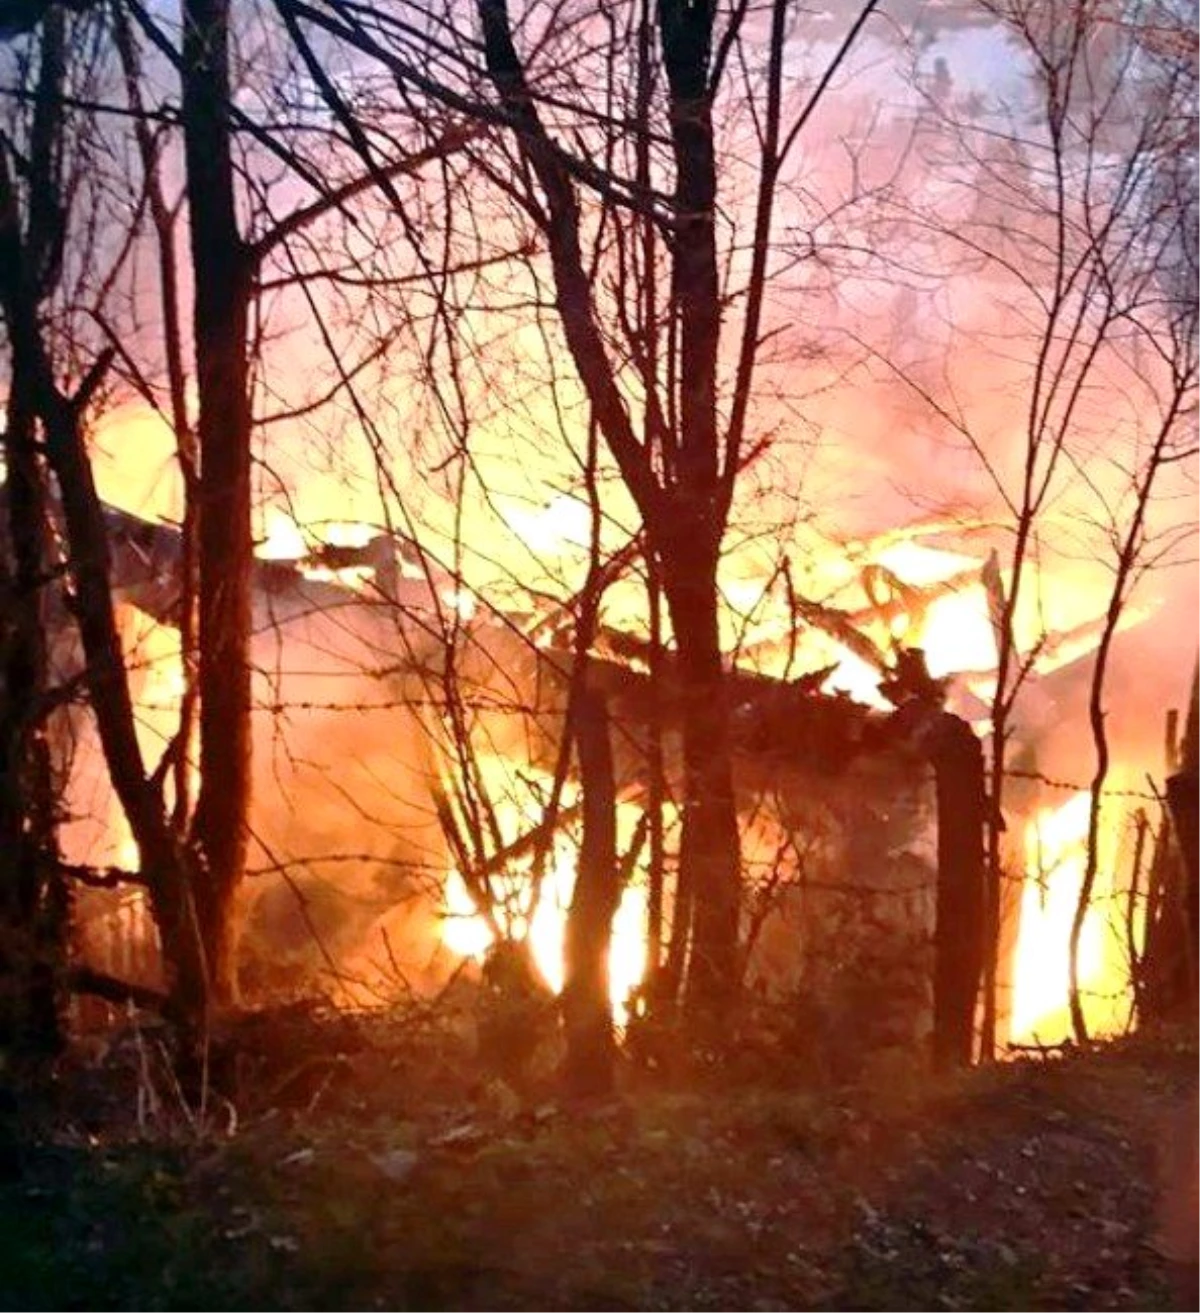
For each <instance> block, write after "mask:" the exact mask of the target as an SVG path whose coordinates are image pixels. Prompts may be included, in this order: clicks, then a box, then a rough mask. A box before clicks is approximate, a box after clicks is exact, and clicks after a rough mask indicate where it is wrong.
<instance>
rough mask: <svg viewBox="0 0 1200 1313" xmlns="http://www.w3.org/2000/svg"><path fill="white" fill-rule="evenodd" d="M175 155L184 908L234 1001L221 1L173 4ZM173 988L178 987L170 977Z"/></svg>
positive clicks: (245, 473)
mask: <svg viewBox="0 0 1200 1313" xmlns="http://www.w3.org/2000/svg"><path fill="white" fill-rule="evenodd" d="M183 23H184V39H183V123H184V148H185V157H186V163H187V196H188V207H189V214H190V231H191V250H192V269H193V275H194V281H195V289H196V290H195V304H194V321H193V324H194V338H195V350H196V381H197V391H198V395H199V410H198V423H197V436H198V443H199V454H200V485H199V486H200V508H199V517H198V518H199V543H200V552H199V556H200V587H199V649H200V659H199V689H200V789H199V796H198V799H197V804H196V814H195V817H194V820H193V825H192V837H193V841H194V844H195V847H196V851H197V853H198V856H199V861H200V867H201V874H200V879H199V880H198V881H197V884H196V890H195V894H196V897H195V903H196V908H195V910H196V917H197V920H198V923H199V927H200V932H201V937H202V940H203V944H204V950H205V954H206V956H207V963H206V966H207V971H208V976H209V985H210V988H211V991H212V995H213V998H214V1000H215V1001H216V1002H217V1003H219V1004H220V1003H230V1002H233V1001H235V1000H236V998H237V957H236V955H237V915H236V900H237V892H238V887H239V885H240V883H241V879H242V876H243V873H244V870H245V861H246V823H247V809H248V804H249V793H250V755H251V746H250V663H249V641H250V616H251V570H252V563H253V540H252V537H251V530H250V493H251V460H250V438H251V411H250V391H249V367H248V360H247V355H248V348H247V326H248V307H249V299H250V288H251V282H250V261H249V259H248V257H247V254H246V250H245V247H244V245H243V243H242V240H241V237H240V235H239V232H238V226H237V213H236V207H235V201H234V186H233V157H232V148H231V131H230V121H229V114H230V95H231V92H230V85H229V5H228V0H184V4H183ZM181 983H182V982H181Z"/></svg>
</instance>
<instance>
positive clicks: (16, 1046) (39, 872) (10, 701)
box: [0, 353, 69, 1055]
mask: <svg viewBox="0 0 1200 1313" xmlns="http://www.w3.org/2000/svg"><path fill="white" fill-rule="evenodd" d="M29 365H30V362H29V361H28V360H26V359H24V358H23V354H22V355H21V356H18V355H17V354H16V353H14V357H13V360H12V372H11V376H10V383H9V397H8V415H7V426H6V431H5V435H4V459H5V468H6V471H7V478H6V480H5V492H6V498H5V501H6V509H7V512H8V514H7V523H6V524H5V525H4V526H3V528H2V529H0V557H2V558H3V560H2V562H0V587H2V589H3V594H4V597H3V601H2V602H0V606H2V608H3V610H2V614H0V979H3V981H4V987H3V991H2V993H0V1048H2V1049H3V1050H5V1051H6V1052H9V1053H15V1054H18V1055H20V1054H26V1053H28V1054H33V1053H38V1052H46V1051H49V1050H53V1049H55V1048H57V1047H58V1045H59V1042H60V1040H61V1024H60V1021H61V1005H62V1003H63V999H64V995H63V990H62V981H63V970H64V968H65V964H66V954H67V932H68V921H69V894H68V891H67V887H66V882H65V880H64V879H63V878H62V875H61V864H60V862H59V852H58V834H57V807H56V799H57V787H56V781H55V778H54V768H53V762H52V760H51V753H50V745H49V741H48V738H47V733H46V714H47V706H46V694H47V656H46V614H45V613H46V602H45V595H46V582H47V579H48V577H49V562H48V554H47V550H46V549H47V525H46V504H47V498H46V476H45V472H44V469H43V467H42V464H41V461H40V460H39V459H38V456H37V453H36V446H35V428H36V410H35V407H34V406H33V404H32V399H31V397H30V395H29V393H30V386H29V385H30V381H31V380H30V376H29Z"/></svg>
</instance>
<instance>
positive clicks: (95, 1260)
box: [0, 1019, 1196, 1309]
mask: <svg viewBox="0 0 1200 1313" xmlns="http://www.w3.org/2000/svg"><path fill="white" fill-rule="evenodd" d="M312 1026H313V1027H316V1028H317V1029H316V1032H315V1033H316V1036H317V1039H318V1040H319V1042H318V1043H316V1044H314V1043H313V1042H312V1040H313V1035H312V1034H310V1035H309V1040H308V1043H307V1047H306V1046H303V1045H299V1044H297V1045H296V1046H295V1047H294V1051H293V1053H292V1057H293V1058H294V1062H292V1063H291V1064H290V1065H289V1064H283V1066H282V1067H280V1066H279V1064H276V1067H275V1069H274V1070H273V1071H271V1072H268V1071H267V1070H266V1068H263V1069H262V1070H257V1069H256V1070H253V1071H250V1072H249V1073H248V1074H246V1073H243V1075H244V1078H245V1079H246V1080H247V1081H249V1082H250V1083H251V1085H252V1087H253V1088H254V1090H255V1097H254V1098H249V1097H247V1098H246V1099H244V1100H241V1101H240V1103H241V1106H240V1107H239V1108H238V1109H236V1110H235V1107H234V1104H233V1103H230V1102H226V1101H224V1100H220V1099H214V1100H213V1101H212V1104H211V1106H210V1107H209V1108H208V1109H207V1110H206V1112H205V1115H204V1116H203V1118H196V1117H189V1116H188V1115H185V1113H184V1111H183V1105H182V1103H180V1102H179V1100H178V1098H177V1096H176V1095H174V1094H173V1093H172V1091H171V1088H170V1082H169V1080H168V1079H166V1078H165V1077H164V1075H163V1072H162V1069H161V1068H160V1067H159V1066H157V1065H156V1063H155V1061H154V1052H153V1043H152V1041H151V1040H149V1039H146V1038H144V1037H141V1036H138V1037H136V1042H132V1043H131V1041H130V1040H129V1037H128V1036H126V1037H125V1039H124V1040H123V1041H122V1043H123V1045H124V1056H123V1057H122V1058H121V1059H120V1060H119V1061H118V1060H117V1058H116V1057H115V1056H114V1054H113V1053H111V1052H107V1051H106V1052H103V1053H100V1052H94V1053H91V1054H90V1055H88V1056H86V1060H84V1059H80V1058H78V1057H77V1058H76V1060H75V1062H74V1065H73V1066H71V1065H68V1067H67V1068H65V1069H64V1070H62V1071H61V1072H60V1074H59V1077H58V1085H57V1087H56V1090H55V1092H54V1093H53V1097H51V1098H50V1100H49V1103H46V1102H45V1099H44V1096H43V1099H42V1100H40V1101H39V1102H38V1104H37V1106H36V1107H33V1106H30V1107H25V1108H18V1109H17V1110H16V1111H15V1112H12V1113H10V1117H9V1123H10V1125H9V1134H8V1137H7V1139H6V1140H5V1141H4V1143H3V1144H0V1171H2V1172H3V1179H2V1181H0V1306H2V1307H3V1308H7V1309H18V1308H20V1309H26V1308H28V1309H42V1308H53V1309H109V1308H112V1309H121V1308H131V1309H168V1308H170V1309H175V1308H179V1309H301V1308H309V1309H316V1308H339V1309H340V1308H348V1309H367V1308H388V1309H451V1308H466V1309H810V1308H811V1309H958V1308H962V1309H1159V1308H1168V1307H1172V1304H1171V1302H1170V1301H1171V1297H1170V1296H1169V1294H1168V1286H1167V1274H1166V1272H1165V1270H1164V1264H1163V1262H1162V1260H1161V1259H1160V1258H1159V1256H1158V1255H1157V1254H1156V1252H1155V1251H1154V1249H1153V1248H1152V1247H1151V1244H1150V1243H1149V1242H1150V1240H1151V1236H1152V1232H1153V1227H1154V1211H1155V1197H1156V1186H1155V1179H1156V1178H1155V1166H1154V1163H1155V1156H1156V1153H1157V1152H1158V1151H1159V1149H1160V1148H1161V1147H1162V1146H1161V1144H1160V1141H1161V1140H1162V1138H1163V1133H1162V1128H1163V1125H1164V1118H1166V1117H1167V1116H1169V1113H1170V1109H1171V1108H1172V1106H1174V1105H1176V1104H1178V1102H1179V1099H1180V1097H1181V1095H1183V1093H1184V1092H1185V1090H1186V1089H1187V1088H1188V1086H1189V1084H1190V1083H1192V1082H1194V1080H1195V1071H1196V1051H1195V1046H1194V1044H1193V1043H1192V1042H1190V1041H1181V1040H1179V1039H1178V1038H1174V1039H1173V1038H1170V1037H1165V1038H1164V1037H1159V1038H1158V1039H1156V1040H1153V1041H1151V1040H1149V1039H1144V1038H1143V1039H1130V1040H1125V1041H1121V1042H1119V1043H1115V1044H1113V1045H1111V1046H1108V1047H1105V1048H1102V1049H1098V1050H1095V1051H1093V1052H1089V1053H1073V1054H1071V1053H1068V1054H1066V1055H1060V1056H1056V1057H1054V1058H1045V1059H1043V1058H1038V1059H1035V1060H1029V1061H1022V1062H1015V1063H1006V1064H1002V1065H999V1066H996V1067H993V1068H991V1069H987V1070H982V1071H978V1072H974V1073H970V1074H968V1075H967V1076H964V1077H962V1078H960V1079H957V1080H955V1081H953V1082H940V1083H937V1084H933V1083H931V1082H929V1081H920V1080H917V1079H916V1078H914V1077H913V1076H912V1075H911V1074H908V1073H906V1072H905V1071H904V1069H903V1068H902V1067H900V1066H897V1067H896V1068H895V1069H893V1070H889V1069H888V1068H886V1067H884V1066H880V1067H878V1068H877V1069H876V1070H875V1071H874V1072H873V1073H872V1074H870V1075H867V1076H865V1077H864V1078H863V1080H862V1082H861V1083H860V1084H858V1085H857V1086H855V1087H853V1088H841V1089H835V1088H832V1087H826V1088H824V1089H820V1090H818V1089H814V1088H805V1087H804V1083H803V1080H802V1078H801V1076H800V1075H797V1077H796V1079H795V1081H794V1082H793V1081H792V1080H791V1079H790V1078H789V1077H788V1073H787V1072H785V1071H776V1072H774V1073H773V1074H772V1075H771V1078H770V1079H769V1080H768V1079H767V1077H766V1076H760V1077H758V1078H755V1079H752V1080H748V1079H745V1078H741V1079H738V1080H733V1079H730V1078H728V1077H725V1078H722V1079H721V1080H720V1081H718V1080H715V1079H711V1080H709V1081H707V1082H706V1083H705V1087H704V1088H702V1089H701V1088H698V1087H697V1086H696V1085H695V1084H693V1085H692V1086H691V1088H684V1087H683V1082H682V1081H680V1080H675V1081H665V1080H662V1079H660V1080H658V1081H656V1082H654V1083H653V1084H648V1083H646V1082H645V1081H642V1082H632V1081H631V1082H630V1086H631V1088H630V1089H629V1090H628V1091H627V1092H626V1094H625V1095H624V1097H623V1098H622V1099H621V1100H620V1101H619V1102H615V1103H612V1104H609V1105H606V1106H603V1107H598V1108H590V1109H574V1110H568V1109H565V1108H563V1107H561V1106H559V1105H557V1104H555V1103H554V1102H553V1101H552V1100H550V1099H548V1098H547V1099H542V1100H540V1101H539V1099H538V1098H536V1097H534V1096H530V1097H528V1098H526V1099H525V1100H522V1099H520V1098H518V1097H517V1096H516V1095H515V1094H513V1093H512V1091H511V1089H510V1088H509V1087H508V1086H506V1085H503V1084H501V1083H499V1082H491V1083H489V1082H486V1081H485V1082H476V1083H475V1084H474V1085H473V1086H472V1085H471V1084H470V1083H469V1082H467V1083H464V1081H463V1079H462V1071H461V1068H459V1067H457V1066H455V1064H454V1062H453V1061H452V1060H451V1058H450V1057H448V1056H447V1054H446V1053H445V1051H443V1050H439V1049H438V1048H437V1047H436V1046H434V1047H430V1046H428V1045H420V1044H414V1043H412V1042H410V1040H409V1039H407V1038H406V1039H404V1040H403V1041H402V1040H400V1039H394V1040H393V1038H390V1037H389V1036H390V1035H391V1032H389V1030H388V1028H387V1025H386V1024H383V1023H380V1024H378V1025H374V1026H368V1027H366V1028H365V1029H364V1028H363V1027H361V1026H359V1027H356V1028H352V1029H353V1030H354V1033H353V1034H350V1032H349V1031H348V1030H347V1028H346V1026H345V1023H343V1022H340V1021H336V1020H332V1019H331V1020H328V1021H325V1022H316V1021H314V1022H312ZM280 1073H281V1074H280ZM1168 1150H1169V1152H1170V1151H1171V1150H1172V1146H1168ZM1190 1307H1192V1308H1195V1307H1196V1304H1195V1303H1192V1304H1191V1305H1190Z"/></svg>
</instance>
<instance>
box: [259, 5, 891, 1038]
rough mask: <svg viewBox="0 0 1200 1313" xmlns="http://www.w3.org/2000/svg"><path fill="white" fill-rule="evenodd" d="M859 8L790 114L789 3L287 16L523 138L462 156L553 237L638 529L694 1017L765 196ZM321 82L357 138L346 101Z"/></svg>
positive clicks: (309, 9) (567, 313)
mask: <svg viewBox="0 0 1200 1313" xmlns="http://www.w3.org/2000/svg"><path fill="white" fill-rule="evenodd" d="M874 7H875V6H874V4H873V3H868V4H866V5H865V6H863V7H862V8H861V10H860V11H859V12H858V14H857V16H856V18H855V19H854V21H853V22H852V23H851V25H850V27H849V31H848V33H847V35H846V38H845V40H844V41H843V43H842V44H841V46H840V47H839V49H838V50H837V51H836V53H835V54H834V56H833V57H832V59H831V61H830V64H829V67H828V68H827V70H826V71H825V74H824V76H822V77H821V78H820V79H818V81H817V83H816V86H815V87H814V89H813V91H812V93H811V95H809V96H808V98H807V99H806V101H805V102H804V103H803V105H801V106H800V107H798V108H794V109H793V110H792V111H791V112H789V106H788V105H786V104H785V97H784V66H785V62H786V47H787V38H788V35H789V8H788V6H787V5H786V4H785V3H783V2H782V0H780V2H779V3H776V4H774V5H772V6H771V7H770V11H769V13H768V14H767V15H765V16H760V15H757V14H752V13H751V9H750V6H748V5H746V4H740V3H739V4H736V5H734V6H733V7H732V9H731V10H730V11H729V12H728V13H718V10H717V7H716V6H715V5H712V4H701V5H692V4H675V3H663V4H661V5H659V6H658V7H657V8H656V9H652V8H651V7H650V6H649V5H646V4H623V5H610V6H605V7H603V8H602V9H601V10H600V11H599V12H597V13H595V14H591V15H588V16H578V15H573V14H567V13H560V12H558V11H557V10H555V9H553V8H547V9H546V10H544V11H543V10H536V11H531V12H530V13H528V14H526V15H525V16H524V17H523V18H522V21H521V24H520V27H519V30H518V29H516V28H514V24H513V21H512V18H511V16H510V13H509V10H508V7H507V5H505V4H503V3H499V2H497V0H481V2H480V3H479V4H478V5H477V7H476V17H477V20H478V38H476V37H475V36H473V35H471V34H469V33H466V32H463V31H460V30H457V28H456V27H455V23H454V20H453V18H452V17H450V16H447V17H439V18H437V19H436V20H432V21H431V22H430V23H429V24H428V26H427V27H426V28H425V29H423V30H422V29H420V25H419V24H404V23H399V22H396V21H394V19H393V18H392V16H391V15H389V14H388V13H386V12H385V11H383V10H381V9H376V10H363V9H361V8H358V7H354V8H352V7H350V6H343V5H340V4H328V5H322V6H315V5H309V4H305V3H298V2H297V0H280V3H279V9H280V11H281V13H282V14H283V15H284V17H285V21H287V22H289V25H290V29H291V30H292V31H293V33H294V34H295V36H296V39H297V41H298V42H303V41H304V40H305V39H306V38H305V36H304V32H305V31H320V32H323V33H325V34H326V35H327V36H331V37H333V38H335V39H336V40H338V41H339V42H342V43H344V44H345V46H347V47H349V48H351V49H353V50H355V51H357V52H358V53H359V55H360V56H361V57H363V58H366V59H369V60H371V61H374V62H375V63H376V64H377V65H378V66H379V67H382V68H383V69H384V70H386V71H387V72H388V73H389V74H390V75H391V77H392V78H393V79H394V81H395V84H396V87H397V90H398V94H399V95H400V96H401V97H402V99H403V100H404V102H405V103H406V104H411V103H413V102H421V101H424V102H430V101H431V102H432V103H433V104H435V105H439V106H449V107H451V108H453V109H455V110H456V111H458V112H460V113H463V114H467V115H471V116H473V117H474V118H476V119H477V120H479V121H481V122H483V123H485V124H488V125H490V126H492V127H493V128H495V129H498V130H499V131H500V139H501V140H504V139H505V138H507V140H508V141H510V142H511V143H512V145H513V146H514V147H515V158H514V159H513V161H512V165H511V166H507V167H505V168H504V169H503V170H501V169H500V168H497V167H496V165H495V163H494V161H493V160H490V159H489V158H487V157H486V156H485V154H484V152H483V151H482V150H480V151H475V152H472V162H473V165H474V167H475V169H476V170H477V172H478V173H479V174H480V175H482V176H483V177H485V178H487V179H488V180H489V181H490V183H491V184H492V185H493V186H495V187H496V188H498V189H499V193H500V194H501V195H506V196H508V197H509V198H510V199H511V200H512V201H513V202H514V203H515V204H516V206H517V207H518V209H519V211H520V212H521V213H522V214H523V215H524V219H525V221H526V222H528V223H531V224H532V225H533V227H534V229H535V231H536V232H537V233H538V236H539V241H540V243H541V244H542V245H543V246H544V249H545V253H546V260H547V262H548V265H549V271H548V277H549V283H550V295H551V296H552V297H553V304H554V308H555V313H556V315H557V320H558V328H559V332H560V333H561V338H562V341H563V343H564V346H565V350H566V352H567V354H568V355H569V358H570V359H571V361H572V363H573V365H574V368H575V371H576V374H577V376H578V380H579V384H580V386H581V388H582V390H583V393H584V395H585V397H586V399H587V403H588V407H589V410H590V413H591V416H592V418H593V419H594V421H595V423H596V424H597V425H598V426H599V429H600V432H601V433H602V434H603V437H604V440H605V442H606V444H607V448H608V451H609V452H610V454H611V456H612V458H613V460H614V461H615V463H616V465H617V467H618V469H619V471H620V475H621V478H622V480H623V483H624V485H625V488H626V489H627V491H628V493H629V495H630V496H631V497H632V500H633V502H634V504H635V506H636V508H637V512H638V514H639V516H640V518H641V521H642V523H643V525H644V528H645V534H646V544H647V550H648V552H649V554H650V555H651V556H652V557H653V560H654V563H655V567H654V568H655V577H656V579H657V580H658V581H659V583H660V585H661V589H662V596H663V598H664V599H665V602H666V609H667V612H668V614H669V617H670V622H671V629H672V636H673V641H674V646H675V651H676V663H677V665H676V669H677V677H678V683H679V690H680V696H681V697H682V699H683V702H684V704H685V706H684V714H683V716H682V726H683V729H682V736H683V761H684V774H685V787H684V804H683V827H682V838H681V853H680V870H679V881H680V891H679V893H678V895H677V899H676V907H677V909H680V910H681V911H682V910H683V909H686V914H687V918H688V919H687V924H686V927H685V935H684V937H683V938H682V939H681V940H680V942H681V943H686V945H687V953H688V961H689V968H688V972H687V1002H688V1011H689V1013H690V1015H691V1016H692V1018H693V1019H694V1020H695V1021H697V1022H699V1023H706V1022H710V1021H711V1020H712V1019H713V1018H714V1016H716V1015H719V1014H720V1013H722V1012H723V1011H724V1010H725V1009H727V1008H728V1006H729V1004H730V1002H731V1000H732V998H733V995H734V993H735V988H736V980H737V977H738V970H739V961H740V957H739V945H738V930H739V925H738V922H739V903H740V893H741V871H740V856H739V837H738V824H737V814H736V807H735V800H734V793H733V779H732V769H731V762H732V755H731V738H730V722H729V709H728V706H727V698H726V693H725V687H724V679H723V673H724V672H723V664H724V658H723V655H722V641H721V633H720V606H719V595H718V589H717V573H718V569H719V565H720V561H721V555H722V544H723V541H724V536H725V530H726V526H727V524H728V520H729V514H730V507H731V504H732V501H733V497H734V490H735V486H736V484H737V478H738V473H739V471H740V470H741V469H742V468H743V465H744V463H745V461H746V459H747V456H748V454H749V453H750V452H751V451H752V450H753V448H754V447H755V443H754V441H753V440H751V439H748V438H747V427H748V416H749V414H750V411H751V405H752V400H753V395H754V373H755V365H756V361H757V359H758V354H759V348H760V340H761V337H760V335H761V331H762V329H761V321H762V307H763V300H764V295H765V288H766V284H767V280H768V274H769V264H770V247H771V234H772V225H773V213H774V202H775V196H776V189H777V183H778V180H779V177H780V174H781V171H782V169H783V167H784V164H785V161H786V160H787V158H788V156H789V154H790V153H791V152H792V150H793V148H794V146H795V143H796V140H797V138H798V136H799V133H800V131H801V130H802V128H803V126H804V124H805V122H807V120H808V118H809V116H810V114H811V112H812V109H813V107H814V106H815V105H816V103H817V102H818V101H819V99H820V97H821V96H822V94H823V93H824V91H825V89H826V88H827V86H828V84H829V81H830V79H831V78H832V76H833V73H834V72H835V71H836V69H837V68H838V67H840V65H841V63H842V61H843V60H844V58H845V56H846V54H847V52H848V51H849V49H850V48H851V46H852V45H853V43H854V40H855V39H856V38H857V36H858V35H859V33H860V32H861V30H862V28H863V27H864V25H865V23H866V20H867V18H868V17H869V16H870V13H871V12H872V10H873V9H874ZM760 18H762V19H763V21H762V22H761V23H760V21H759V20H760ZM311 62H315V61H310V63H311ZM567 69H570V70H571V74H570V76H569V77H568V76H566V74H565V70H567ZM584 69H586V70H587V74H586V76H584V75H583V74H582V70H584ZM751 69H752V70H753V71H749V70H751ZM583 86H588V87H593V88H596V89H598V98H597V99H596V100H593V93H592V91H584V92H583V94H582V95H581V94H580V90H579V89H580V87H583ZM324 90H325V91H326V94H327V96H328V97H329V100H330V103H331V105H332V106H333V108H334V109H335V111H336V112H338V113H340V114H341V115H343V116H344V118H345V120H346V121H347V123H349V122H350V121H351V120H352V119H353V115H352V114H351V112H350V109H349V107H348V105H347V104H346V102H345V100H344V98H343V97H341V96H339V95H338V93H337V91H336V88H333V87H332V86H330V85H328V84H327V85H326V87H325V88H324ZM738 102H740V103H742V104H746V103H749V104H750V105H751V106H752V118H753V122H754V124H755V131H754V132H753V133H752V134H751V136H752V145H750V146H749V149H751V150H752V152H754V154H755V163H754V166H753V168H752V169H751V170H750V171H749V178H750V180H749V182H748V183H747V181H746V179H745V177H738V178H736V179H735V176H734V174H735V171H734V170H733V168H732V164H731V161H727V160H724V159H723V158H722V156H721V149H720V125H721V115H722V114H723V112H724V110H725V108H726V107H727V106H730V105H732V104H734V103H738ZM723 172H727V173H728V176H726V177H724V179H723ZM722 186H726V187H729V188H733V187H735V186H737V187H747V188H748V190H749V193H750V194H751V195H752V196H753V200H752V201H751V202H750V203H749V204H748V205H743V204H741V203H740V202H741V198H740V197H738V198H734V197H732V195H731V197H730V201H731V204H730V209H729V211H728V213H729V214H731V215H732V216H733V221H732V222H731V224H730V226H729V228H726V227H724V226H723V224H722V219H721V210H720V204H721V189H722ZM600 202H604V204H600ZM747 211H748V212H749V214H750V219H749V228H750V232H749V234H748V235H746V236H741V235H740V234H739V230H738V225H737V220H738V219H739V218H742V217H744V215H745V213H746V212H747ZM743 242H744V243H746V245H745V246H743V245H741V244H740V243H743ZM597 243H600V244H599V245H597ZM747 250H748V251H749V254H748V255H745V254H744V252H745V251H747ZM589 251H591V252H592V254H589ZM727 268H729V269H732V270H733V271H734V272H733V273H732V275H731V278H730V279H729V280H726V279H724V277H723V274H724V271H725V270H726V269H727ZM539 281H540V276H539ZM735 306H736V307H738V310H739V311H740V315H739V318H738V322H737V323H736V325H735V323H734V310H733V307H735ZM730 361H732V365H730V364H729V362H730Z"/></svg>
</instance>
